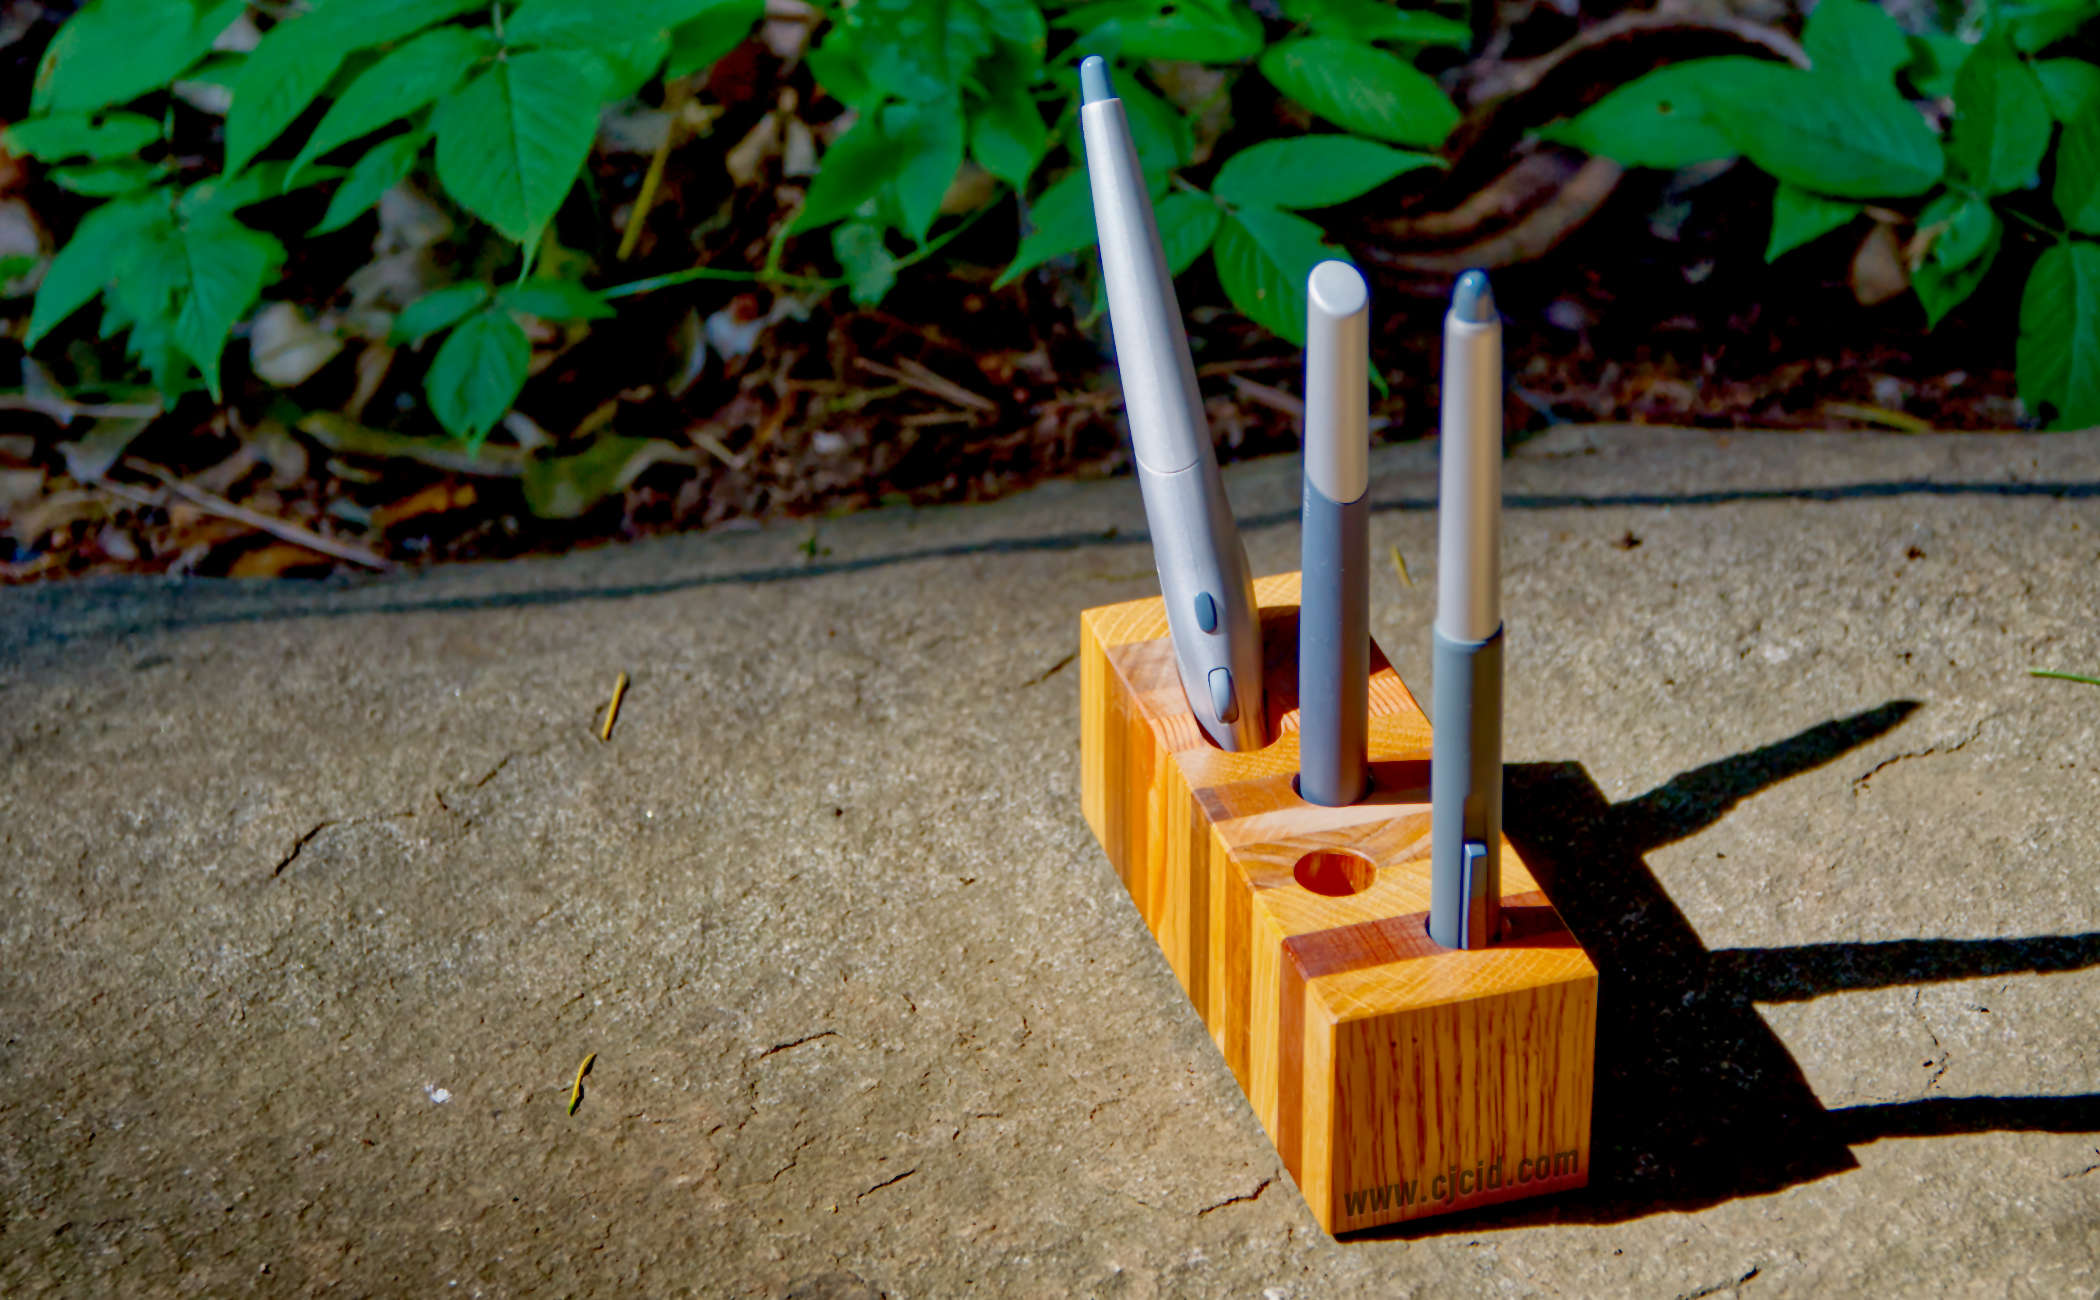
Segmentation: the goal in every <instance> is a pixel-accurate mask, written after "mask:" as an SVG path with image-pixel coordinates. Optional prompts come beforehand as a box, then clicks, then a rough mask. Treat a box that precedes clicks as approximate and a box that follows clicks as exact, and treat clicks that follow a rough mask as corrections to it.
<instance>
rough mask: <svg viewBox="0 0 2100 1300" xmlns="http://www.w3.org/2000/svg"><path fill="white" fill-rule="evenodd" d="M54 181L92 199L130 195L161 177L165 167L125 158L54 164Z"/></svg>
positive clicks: (60, 186) (52, 172) (52, 177)
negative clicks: (75, 164)
mask: <svg viewBox="0 0 2100 1300" xmlns="http://www.w3.org/2000/svg"><path fill="white" fill-rule="evenodd" d="M49 175H50V177H51V182H52V184H54V185H56V186H58V187H59V188H60V189H65V190H71V191H72V192H73V193H75V194H86V195H88V196H90V197H92V198H98V199H103V198H110V197H113V196H115V195H118V194H129V193H131V192H132V191H133V190H142V189H144V188H146V187H147V186H148V185H151V184H152V183H153V182H154V181H156V180H158V179H160V177H161V175H162V169H161V168H160V167H158V166H150V167H149V166H148V165H146V164H145V163H142V162H138V161H136V160H134V159H130V158H125V159H121V160H119V161H116V162H98V163H82V164H80V165H79V166H76V167H54V168H52V169H51V171H50V173H49Z"/></svg>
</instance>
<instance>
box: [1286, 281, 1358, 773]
mask: <svg viewBox="0 0 2100 1300" xmlns="http://www.w3.org/2000/svg"><path fill="white" fill-rule="evenodd" d="M1370 331H1371V295H1370V292H1369V290H1367V289H1366V288H1365V287H1364V279H1363V277H1362V276H1361V275H1358V274H1357V272H1356V268H1355V267H1353V266H1351V265H1349V264H1348V263H1347V262H1322V263H1320V264H1319V265H1318V266H1316V267H1314V268H1313V269H1312V274H1311V275H1310V276H1308V277H1307V278H1306V282H1305V490H1304V525H1305V527H1304V539H1303V541H1302V542H1301V546H1302V548H1303V551H1302V563H1301V564H1300V566H1299V567H1300V568H1301V569H1302V570H1303V594H1302V595H1301V596H1300V598H1299V601H1298V719H1299V721H1298V793H1299V795H1300V796H1301V797H1302V798H1304V800H1305V801H1306V802H1307V803H1317V804H1325V805H1327V806H1328V807H1339V806H1341V805H1343V804H1351V803H1355V802H1356V801H1357V800H1358V799H1360V798H1362V797H1363V793H1364V788H1365V785H1366V774H1365V763H1366V757H1367V745H1368V738H1369V727H1370V721H1369V713H1370V689H1371V688H1370V673H1371V614H1370V602H1371V532H1370V525H1371V503H1370V493H1369V491H1368V489H1369V487H1370V453H1371V433H1370V424H1371V407H1370V400H1371V399H1370V392H1369V390H1368V388H1367V387H1366V372H1367V368H1368V366H1369V364H1370V346H1371V343H1370V338H1371V334H1370Z"/></svg>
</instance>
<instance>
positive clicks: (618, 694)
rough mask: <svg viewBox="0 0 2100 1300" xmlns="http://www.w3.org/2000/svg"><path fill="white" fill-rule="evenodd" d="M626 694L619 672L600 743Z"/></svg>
mask: <svg viewBox="0 0 2100 1300" xmlns="http://www.w3.org/2000/svg"><path fill="white" fill-rule="evenodd" d="M626 694H627V674H626V673H621V674H620V676H619V677H618V678H617V679H616V680H615V681H614V682H613V693H612V703H611V704H608V705H606V706H605V725H604V726H602V727H600V728H598V741H599V743H600V744H603V743H604V742H606V741H608V740H611V739H612V729H613V723H614V721H616V720H617V719H618V718H619V716H620V701H621V699H622V698H624V697H625V696H626ZM578 1077H581V1076H578Z"/></svg>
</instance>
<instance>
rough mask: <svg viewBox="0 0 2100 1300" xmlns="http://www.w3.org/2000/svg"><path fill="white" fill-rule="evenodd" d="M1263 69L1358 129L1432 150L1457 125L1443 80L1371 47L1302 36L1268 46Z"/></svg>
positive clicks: (1324, 113) (1307, 102) (1301, 98)
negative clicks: (1437, 81)
mask: <svg viewBox="0 0 2100 1300" xmlns="http://www.w3.org/2000/svg"><path fill="white" fill-rule="evenodd" d="M1260 67H1261V72H1262V75H1263V76H1264V77H1267V78H1268V79H1269V84H1271V85H1273V86H1275V87H1276V89H1277V90H1279V91H1281V92H1283V94H1284V95H1286V96H1288V97H1289V98H1291V99H1292V100H1295V101H1296V102H1297V103H1299V104H1301V105H1303V106H1304V107H1306V108H1308V109H1310V110H1311V111H1312V112H1314V113H1315V114H1318V115H1319V116H1321V117H1324V118H1326V119H1327V120H1328V121H1330V122H1333V123H1335V124H1336V125H1338V126H1343V127H1347V128H1348V129H1349V130H1351V131H1354V132H1356V133H1357V134H1358V135H1368V136H1374V137H1376V138H1378V139H1380V140H1388V141H1391V142H1392V143H1394V144H1411V145H1420V146H1423V147H1426V148H1432V149H1433V148H1435V147H1436V146H1438V145H1440V144H1442V143H1443V142H1444V138H1445V137H1446V136H1448V135H1450V134H1451V128H1453V127H1455V126H1457V125H1458V108H1457V107H1456V106H1455V105H1453V104H1452V102H1451V101H1450V100H1449V99H1448V98H1446V97H1445V95H1444V92H1443V91H1442V90H1440V89H1438V88H1437V84H1436V82H1434V81H1432V80H1430V79H1429V77H1428V76H1427V75H1426V74H1425V73H1423V72H1421V71H1419V70H1417V69H1416V68H1414V67H1412V66H1411V65H1409V64H1406V63H1403V62H1401V61H1400V60H1399V59H1396V58H1394V57H1393V56H1392V55H1390V54H1387V53H1385V52H1384V51H1383V50H1376V49H1373V48H1371V47H1370V46H1368V45H1359V44H1357V43H1356V42H1354V41H1343V40H1336V39H1334V38H1333V37H1328V36H1307V37H1300V38H1298V39H1296V40H1288V41H1284V42H1283V43H1281V44H1279V45H1273V46H1271V47H1269V49H1268V51H1267V52H1266V53H1264V54H1263V55H1262V56H1261V64H1260ZM1301 289H1302V286H1301Z"/></svg>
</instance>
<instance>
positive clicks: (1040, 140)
mask: <svg viewBox="0 0 2100 1300" xmlns="http://www.w3.org/2000/svg"><path fill="white" fill-rule="evenodd" d="M1049 146H1050V128H1048V127H1046V126H1044V125H1043V115H1042V114H1041V113H1038V112H1037V111H1036V107H1035V98H1034V97H1033V96H1031V95H1030V94H1029V93H1028V87H1027V85H1026V84H1025V83H1021V82H1014V81H1009V82H1005V83H1002V84H1000V85H995V86H992V87H990V88H989V91H988V93H987V95H986V97H985V100H984V102H983V103H982V104H980V105H978V108H977V111H976V112H975V113H974V114H972V115H971V118H970V156H971V157H972V158H975V159H976V160H977V163H978V165H979V166H980V167H983V168H984V169H985V170H986V171H988V172H990V173H991V174H992V175H994V176H996V177H998V178H999V179H1000V180H1002V181H1005V182H1006V183H1007V184H1008V185H1011V186H1013V187H1014V188H1015V189H1016V190H1024V189H1027V188H1028V178H1029V177H1030V176H1033V175H1034V174H1035V168H1036V164H1037V163H1039V162H1041V161H1042V160H1043V152H1044V150H1046V149H1048V148H1049Z"/></svg>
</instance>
